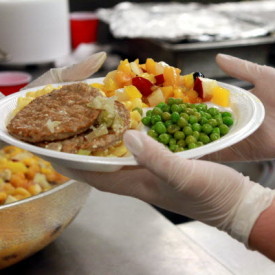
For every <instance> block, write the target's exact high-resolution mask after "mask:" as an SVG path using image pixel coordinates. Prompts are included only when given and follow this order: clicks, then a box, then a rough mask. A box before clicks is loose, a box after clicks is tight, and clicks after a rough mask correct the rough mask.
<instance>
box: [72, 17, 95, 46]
mask: <svg viewBox="0 0 275 275" xmlns="http://www.w3.org/2000/svg"><path fill="white" fill-rule="evenodd" d="M70 22H71V39H72V47H73V49H75V48H76V47H77V46H78V45H79V44H81V43H94V42H96V40H97V27H98V18H97V16H96V14H95V13H93V12H73V13H71V15H70Z"/></svg>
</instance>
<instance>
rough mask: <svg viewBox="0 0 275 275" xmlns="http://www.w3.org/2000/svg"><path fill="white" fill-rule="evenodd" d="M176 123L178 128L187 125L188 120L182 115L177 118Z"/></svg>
mask: <svg viewBox="0 0 275 275" xmlns="http://www.w3.org/2000/svg"><path fill="white" fill-rule="evenodd" d="M177 125H178V126H179V127H180V128H183V127H185V126H187V125H188V121H187V120H186V119H185V118H184V117H180V118H179V120H178V121H177Z"/></svg>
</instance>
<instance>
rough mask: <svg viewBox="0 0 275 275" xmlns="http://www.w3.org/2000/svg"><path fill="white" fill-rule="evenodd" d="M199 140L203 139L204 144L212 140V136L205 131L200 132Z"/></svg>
mask: <svg viewBox="0 0 275 275" xmlns="http://www.w3.org/2000/svg"><path fill="white" fill-rule="evenodd" d="M199 141H201V142H202V143H203V144H207V143H209V142H210V138H209V136H208V135H206V134H204V133H200V136H199Z"/></svg>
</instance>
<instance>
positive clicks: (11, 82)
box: [0, 71, 32, 95]
mask: <svg viewBox="0 0 275 275" xmlns="http://www.w3.org/2000/svg"><path fill="white" fill-rule="evenodd" d="M31 79H32V77H31V75H30V74H28V73H25V72H17V71H5V72H0V92H1V93H2V94H4V95H10V94H12V93H15V92H18V91H19V90H20V89H21V88H23V87H24V86H26V85H27V84H28V83H30V81H31Z"/></svg>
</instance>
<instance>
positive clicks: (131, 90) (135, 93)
mask: <svg viewBox="0 0 275 275" xmlns="http://www.w3.org/2000/svg"><path fill="white" fill-rule="evenodd" d="M124 90H125V92H126V94H127V95H128V97H129V98H130V99H133V98H141V97H142V94H141V93H140V92H139V90H138V89H137V88H136V87H135V86H133V85H130V86H125V87H124Z"/></svg>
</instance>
